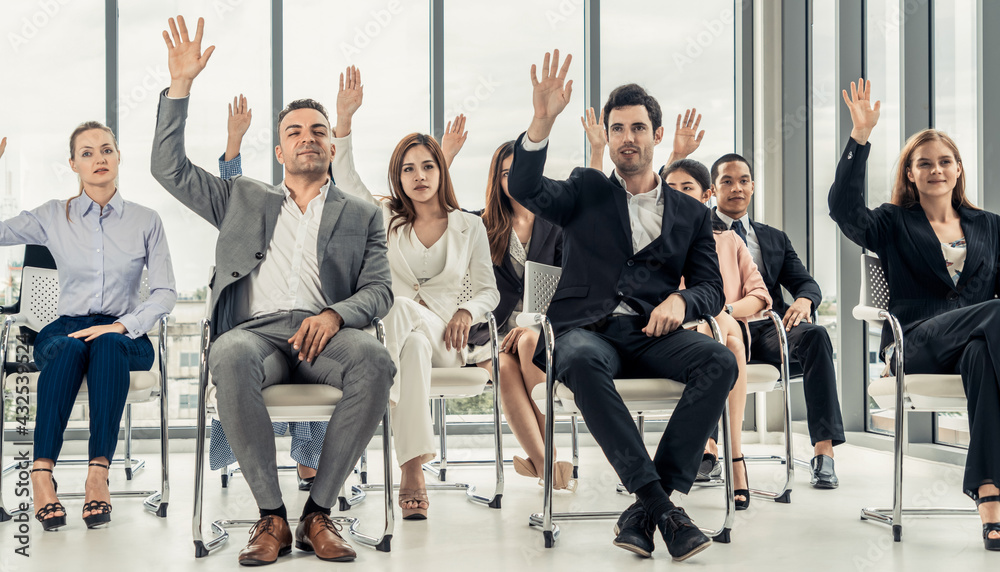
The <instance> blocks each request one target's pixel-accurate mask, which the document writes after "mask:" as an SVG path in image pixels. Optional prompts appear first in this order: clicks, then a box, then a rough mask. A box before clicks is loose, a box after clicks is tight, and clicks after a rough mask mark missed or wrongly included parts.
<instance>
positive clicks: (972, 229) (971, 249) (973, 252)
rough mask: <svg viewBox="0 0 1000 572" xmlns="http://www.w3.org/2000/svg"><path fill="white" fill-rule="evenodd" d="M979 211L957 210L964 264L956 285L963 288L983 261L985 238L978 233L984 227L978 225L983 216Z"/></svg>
mask: <svg viewBox="0 0 1000 572" xmlns="http://www.w3.org/2000/svg"><path fill="white" fill-rule="evenodd" d="M981 214H982V213H981V211H974V210H971V209H967V208H963V209H961V210H960V211H959V215H960V216H961V218H962V232H963V233H964V234H965V245H966V246H965V248H966V251H965V265H964V266H963V267H962V275H961V276H960V277H959V279H958V287H959V288H964V287H965V284H966V283H967V282H968V281H969V277H970V276H974V275H975V274H976V271H977V270H979V266H980V265H981V264H982V263H983V248H985V247H984V244H985V242H986V241H985V240H983V236H982V235H980V234H979V233H980V232H982V231H983V230H984V229H982V228H981V227H980V224H981V222H982V220H983V218H982V217H981V216H980V215H981Z"/></svg>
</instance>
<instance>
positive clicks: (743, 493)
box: [733, 457, 750, 510]
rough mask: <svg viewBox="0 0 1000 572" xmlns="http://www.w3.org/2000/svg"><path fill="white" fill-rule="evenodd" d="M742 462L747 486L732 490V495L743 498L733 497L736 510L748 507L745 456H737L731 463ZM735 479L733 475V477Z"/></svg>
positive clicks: (748, 478) (748, 480) (748, 482)
mask: <svg viewBox="0 0 1000 572" xmlns="http://www.w3.org/2000/svg"><path fill="white" fill-rule="evenodd" d="M740 462H742V463H743V473H744V474H745V475H746V477H747V488H745V489H736V490H734V491H733V496H736V497H744V500H740V499H734V500H735V501H736V510H746V509H748V508H750V472H749V471H747V459H746V457H737V458H735V459H733V464H736V463H740ZM733 480H735V477H734V478H733Z"/></svg>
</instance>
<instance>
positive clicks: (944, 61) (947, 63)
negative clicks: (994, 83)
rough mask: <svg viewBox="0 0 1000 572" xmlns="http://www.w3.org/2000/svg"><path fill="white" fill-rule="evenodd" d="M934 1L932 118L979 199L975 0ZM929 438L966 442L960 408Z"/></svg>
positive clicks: (979, 200) (971, 197)
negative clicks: (954, 149) (955, 152)
mask: <svg viewBox="0 0 1000 572" xmlns="http://www.w3.org/2000/svg"><path fill="white" fill-rule="evenodd" d="M933 7H934V43H933V45H934V123H935V127H937V128H938V129H940V130H942V131H944V132H945V133H947V134H948V135H950V136H951V137H952V139H954V140H955V143H956V144H957V145H958V149H959V151H960V152H961V154H962V167H963V170H964V171H965V183H966V187H965V192H966V194H967V196H968V197H969V200H971V201H972V202H973V203H975V204H982V198H983V195H982V191H980V189H979V177H978V171H979V169H978V167H979V146H978V135H979V118H978V117H977V114H976V80H977V77H976V68H977V65H976V64H977V49H976V35H977V34H976V1H975V0H937V1H936V2H934V4H933ZM935 440H936V441H938V442H939V443H944V444H948V445H958V446H963V447H965V446H968V443H969V422H968V416H967V415H966V414H965V413H940V414H938V415H937V423H936V424H935Z"/></svg>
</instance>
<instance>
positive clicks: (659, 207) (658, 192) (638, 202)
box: [521, 135, 663, 316]
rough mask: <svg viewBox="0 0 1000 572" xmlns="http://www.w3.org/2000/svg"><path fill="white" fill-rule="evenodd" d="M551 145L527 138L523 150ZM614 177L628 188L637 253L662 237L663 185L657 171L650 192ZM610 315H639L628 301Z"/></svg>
mask: <svg viewBox="0 0 1000 572" xmlns="http://www.w3.org/2000/svg"><path fill="white" fill-rule="evenodd" d="M548 144H549V138H548V137H546V138H545V139H543V140H541V141H540V142H538V143H535V142H533V141H532V140H531V139H528V136H527V135H525V136H524V139H522V140H521V146H522V147H524V150H525V151H540V150H542V149H544V148H545V147H546V146H547V145H548ZM614 175H615V178H616V179H618V182H619V183H620V184H621V186H622V188H623V189H625V202H626V205H627V206H628V222H629V226H631V227H632V254H635V253H637V252H639V251H640V250H642V249H643V248H646V247H647V246H649V245H650V244H651V243H652V242H653V241H654V240H656V239H657V238H659V237H660V234H661V233H662V231H663V192H662V191H663V182H662V181H661V180H660V175H658V174H657V173H656V172H655V171H654V172H653V178H654V180H655V181H656V186H655V187H653V189H652V190H650V191H646V192H641V191H640V192H639V193H633V192H632V191H631V190H630V189H629V188H628V185H626V184H625V179H624V178H623V177H622V176H621V175H619V174H618V171H615V172H614ZM611 314H612V315H626V316H636V315H637V314H636V312H635V310H633V309H632V308H631V307H630V306H629V305H628V304H626V303H625V302H622V303H620V304H618V307H617V308H615V311H614V312H612V313H611Z"/></svg>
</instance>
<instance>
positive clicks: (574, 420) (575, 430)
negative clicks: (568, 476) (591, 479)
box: [569, 415, 580, 479]
mask: <svg viewBox="0 0 1000 572" xmlns="http://www.w3.org/2000/svg"><path fill="white" fill-rule="evenodd" d="M569 422H570V427H571V429H572V430H571V432H570V441H571V443H572V447H573V478H574V479H579V478H580V423H579V418H578V417H577V416H576V415H573V416H572V417H570V421H569Z"/></svg>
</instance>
